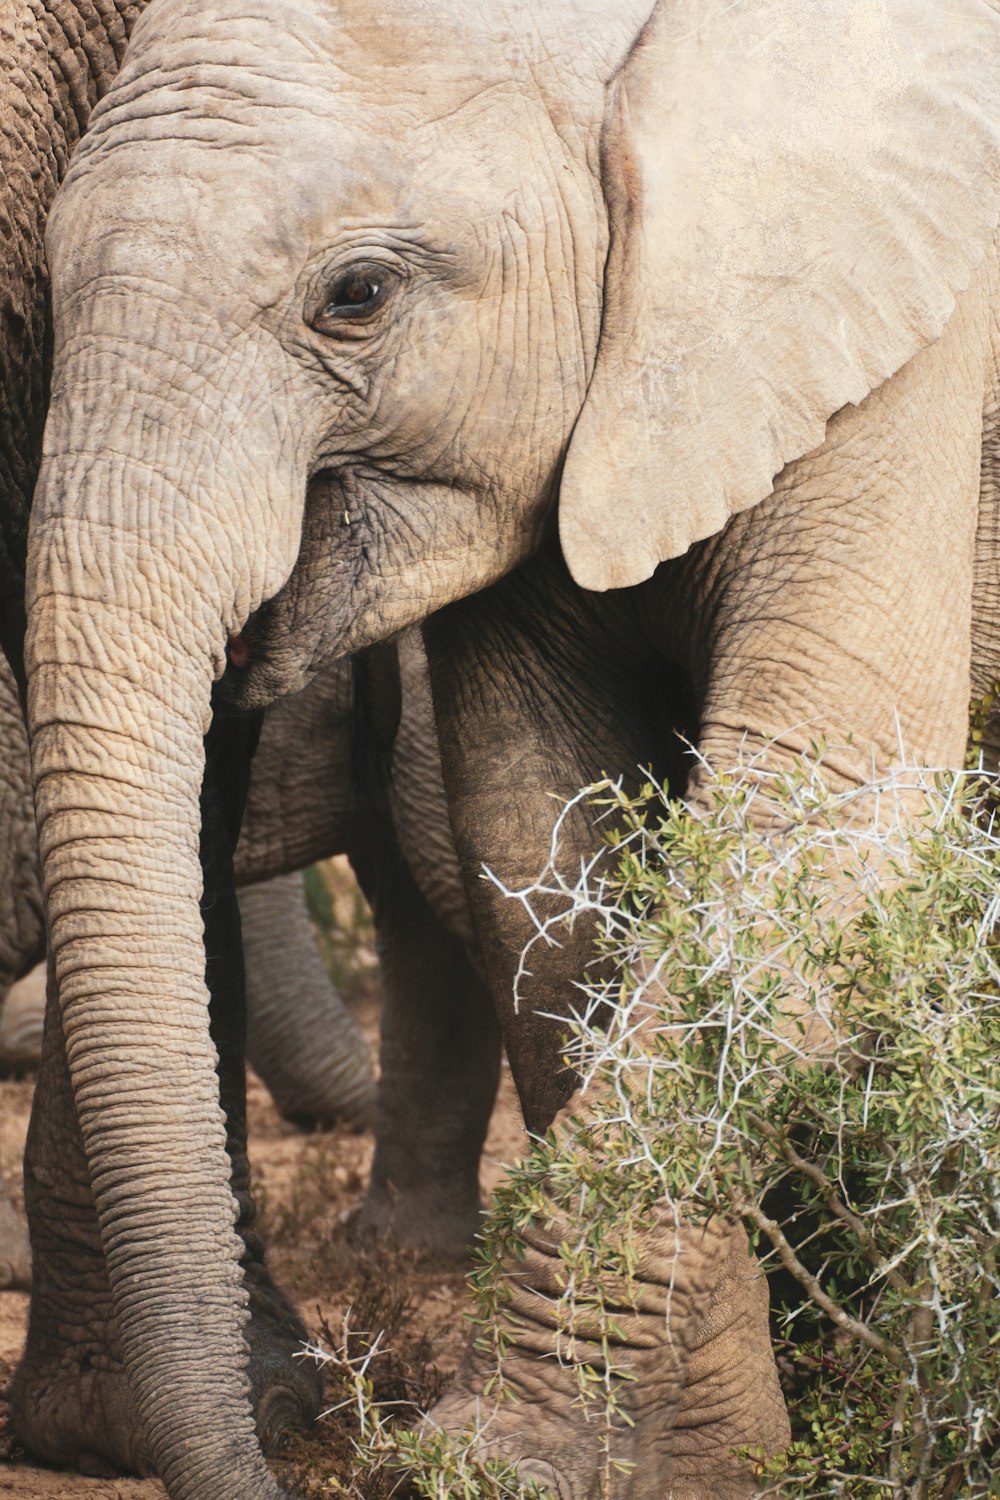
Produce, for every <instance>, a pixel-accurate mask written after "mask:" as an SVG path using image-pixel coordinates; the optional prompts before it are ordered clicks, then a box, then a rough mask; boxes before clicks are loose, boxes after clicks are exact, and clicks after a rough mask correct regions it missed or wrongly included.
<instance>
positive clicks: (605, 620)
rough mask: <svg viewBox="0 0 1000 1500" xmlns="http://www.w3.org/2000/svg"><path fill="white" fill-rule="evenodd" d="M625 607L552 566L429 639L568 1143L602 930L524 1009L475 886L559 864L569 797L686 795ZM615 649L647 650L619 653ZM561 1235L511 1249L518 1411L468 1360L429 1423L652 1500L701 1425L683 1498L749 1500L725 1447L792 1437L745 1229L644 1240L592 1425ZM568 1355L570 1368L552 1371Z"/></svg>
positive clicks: (667, 700)
mask: <svg viewBox="0 0 1000 1500" xmlns="http://www.w3.org/2000/svg"><path fill="white" fill-rule="evenodd" d="M543 604H544V609H543V608H541V607H540V606H542V605H543ZM632 608H637V605H636V604H634V603H633V602H631V601H630V600H629V599H627V598H619V599H614V598H611V599H609V600H601V599H599V598H596V597H590V598H588V597H586V596H582V595H580V594H578V593H576V592H575V591H573V590H572V588H571V587H569V586H568V584H567V581H566V578H565V573H564V570H563V567H562V564H561V563H560V561H559V560H558V558H557V557H554V556H552V555H549V556H548V557H547V558H545V557H542V558H539V559H538V560H537V561H536V562H535V563H533V564H532V565H531V566H529V567H528V568H525V569H523V570H522V571H521V572H520V573H519V574H516V575H512V576H511V577H510V578H509V579H507V580H504V581H503V582H502V583H501V584H499V585H497V586H495V587H494V588H493V589H491V590H489V591H486V592H484V593H483V594H481V595H477V596H474V597H472V598H470V599H468V600H465V601H463V602H462V603H461V604H459V605H455V606H452V607H450V608H449V609H447V610H445V611H443V612H441V614H439V615H437V616H435V617H434V619H433V620H431V621H429V622H428V624H427V625H426V626H425V635H426V638H427V642H428V658H429V661H430V663H431V679H432V687H433V692H434V704H435V712H436V715H437V722H438V727H439V732H440V740H441V746H442V760H443V764H444V772H445V785H446V787H447V789H448V796H449V811H450V814H451V821H452V826H453V828H454V831H455V837H456V844H457V847H458V851H459V856H460V858H461V860H462V863H463V866H464V869H465V872H466V879H467V881H468V884H469V888H470V893H471V898H472V901H473V905H474V911H475V920H476V927H477V931H478V934H479V938H480V942H481V945H482V951H483V955H484V960H485V963H486V965H487V968H488V972H489V975H490V981H491V988H492V993H493V996H494V1001H495V1003H496V1006H497V1009H498V1012H499V1015H500V1019H501V1023H502V1027H503V1035H504V1040H505V1042H506V1044H507V1050H508V1055H509V1057H510V1059H511V1066H512V1069H513V1072H514V1078H515V1082H516V1083H517V1087H518V1091H519V1094H520V1097H521V1101H522V1107H523V1109H524V1113H525V1120H526V1123H527V1125H528V1128H529V1129H530V1130H532V1131H533V1132H544V1131H545V1130H546V1129H548V1128H549V1127H550V1126H553V1127H554V1128H555V1129H556V1131H557V1132H558V1130H559V1128H560V1118H561V1114H560V1112H561V1110H562V1109H563V1108H565V1107H566V1106H567V1105H570V1104H571V1107H572V1110H573V1113H574V1114H582V1113H585V1111H586V1109H587V1107H588V1100H587V1098H586V1097H585V1096H584V1097H581V1096H579V1095H577V1096H576V1098H573V1095H574V1090H575V1088H576V1082H577V1081H576V1079H575V1077H574V1076H573V1075H572V1073H570V1072H568V1071H567V1069H566V1068H565V1066H564V1064H563V1063H562V1053H563V1036H564V1034H563V1032H562V1030H561V1028H560V1027H559V1025H558V1023H557V1020H554V1019H553V1017H558V1016H559V1015H560V1014H561V1015H568V1014H570V1012H571V1010H572V1008H573V1006H574V1004H575V1003H576V1002H577V1001H578V991H577V989H576V987H575V986H576V981H578V979H579V978H580V976H581V974H582V973H583V972H584V971H585V969H586V967H587V965H588V964H592V963H593V961H594V947H593V939H594V933H593V931H592V929H590V928H588V925H587V924H586V923H585V922H584V921H582V920H577V922H576V923H575V924H574V926H573V928H572V930H569V929H568V928H567V927H566V926H565V925H563V926H561V927H560V928H559V930H558V945H556V944H552V945H547V944H545V943H538V944H537V945H536V946H535V947H534V949H533V951H532V953H531V955H530V958H529V960H528V961H527V963H526V969H527V971H528V973H527V974H526V975H524V976H523V978H522V982H521V983H520V985H519V991H518V994H517V996H516V997H515V995H514V993H513V984H512V981H513V976H514V975H515V973H517V972H518V965H519V960H520V956H521V953H522V951H523V949H524V947H525V945H526V944H527V942H528V941H529V940H530V939H531V937H532V936H533V935H534V933H535V927H534V923H533V921H532V919H531V918H530V916H529V915H528V914H527V912H526V911H525V909H524V907H523V905H522V904H521V903H520V902H519V901H514V900H510V899H507V898H505V897H504V896H503V895H502V894H501V893H500V892H499V891H498V890H497V888H496V887H495V886H494V885H493V884H492V883H490V882H486V881H483V880H481V879H479V878H477V877H478V874H479V871H480V870H481V868H482V866H483V864H485V865H487V866H488V867H489V868H490V869H491V870H493V871H494V872H495V873H496V875H497V876H499V877H500V878H501V879H502V881H503V882H504V884H505V885H506V886H507V887H508V889H511V890H518V889H520V888H523V887H525V886H527V885H530V884H533V883H534V882H535V881H536V880H537V879H538V878H539V876H540V875H541V874H542V872H543V871H544V870H545V867H546V865H547V863H548V861H549V858H550V847H551V837H552V825H553V821H554V817H555V813H556V811H557V808H556V807H555V806H554V804H553V793H555V794H556V796H564V797H566V798H569V797H572V796H573V794H574V793H576V792H577V791H578V790H579V788H580V787H582V786H586V785H587V784H589V783H592V782H594V781H597V780H599V779H601V777H602V776H603V775H605V774H608V775H611V776H616V775H621V776H623V777H624V778H625V779H626V781H627V780H628V779H629V778H636V777H637V776H638V774H639V773H638V771H637V767H639V766H646V765H650V764H652V765H653V767H654V770H656V771H657V773H658V774H659V775H660V776H661V777H664V778H666V779H668V780H670V781H671V784H672V785H674V786H677V785H682V776H683V767H682V765H681V764H680V763H679V762H678V761H676V760H674V758H673V756H672V754H671V751H670V745H671V733H670V730H671V726H674V727H676V728H680V729H683V730H686V732H687V733H688V734H690V733H691V730H692V725H691V720H690V714H691V707H690V699H689V694H688V690H687V687H686V684H685V683H684V681H683V680H681V679H680V677H679V676H678V674H677V673H676V671H672V670H671V671H668V670H667V669H666V668H665V667H664V666H663V664H662V662H661V663H660V664H659V665H657V663H656V660H655V658H652V659H651V658H649V657H648V656H646V654H645V653H644V651H643V649H642V638H641V635H640V634H639V622H636V621H631V622H630V620H629V618H628V613H627V612H628V611H629V610H630V609H632ZM553 620H557V621H558V623H559V629H558V630H556V629H555V628H554V627H553V626H552V625H551V624H550V623H549V622H551V621H553ZM536 622H537V624H536ZM536 630H537V631H538V634H537V635H536V633H535V632H536ZM616 641H634V642H637V643H638V645H637V646H635V647H633V649H632V650H631V652H629V653H623V652H621V650H620V648H618V647H616V645H615V642H616ZM654 674H656V675H654ZM595 818H596V811H595V810H592V809H589V808H588V806H587V805H586V804H577V806H576V807H575V809H574V811H573V812H572V814H571V815H569V816H567V817H566V818H565V820H564V823H563V827H562V838H561V851H560V856H559V869H560V870H561V872H562V874H563V875H564V877H566V878H567V879H569V880H570V881H571V882H572V881H575V878H576V875H577V873H578V871H579V869H580V861H581V858H583V859H588V860H589V859H590V858H591V857H592V856H593V855H594V852H595V850H597V849H599V848H600V846H601V842H602V839H601V831H600V828H599V827H598V826H597V825H596V823H595V821H594V820H595ZM563 904H564V903H563ZM559 905H560V903H559V900H558V899H557V898H556V897H553V898H552V899H551V901H548V902H546V901H545V900H542V899H538V900H537V901H536V903H535V906H536V911H537V912H538V914H539V915H540V916H542V917H547V916H550V915H555V913H556V911H557V910H558V909H559ZM563 1228H564V1229H565V1232H566V1233H567V1234H572V1232H573V1229H574V1226H573V1225H572V1224H567V1225H565V1226H558V1225H557V1226H555V1227H554V1229H553V1230H552V1231H551V1232H550V1233H549V1234H547V1235H545V1236H543V1235H542V1234H541V1233H537V1234H533V1235H532V1239H531V1242H530V1243H529V1245H528V1247H527V1251H526V1254H525V1257H524V1258H523V1259H521V1258H519V1257H518V1256H515V1255H511V1257H510V1258H509V1260H508V1263H507V1265H506V1268H505V1279H506V1282H507V1289H508V1291H509V1293H510V1307H511V1310H512V1312H513V1314H514V1318H513V1319H512V1320H511V1323H510V1324H509V1326H508V1328H507V1333H508V1336H509V1340H510V1343H509V1348H508V1354H507V1356H506V1358H505V1361H504V1380H505V1384H506V1385H507V1386H508V1388H509V1389H511V1390H512V1391H513V1392H514V1393H515V1394H517V1395H519V1396H520V1397H521V1399H520V1400H519V1401H513V1402H503V1403H502V1404H500V1405H499V1406H497V1407H496V1409H495V1410H494V1404H495V1403H494V1402H493V1401H492V1400H491V1399H489V1398H487V1397H485V1395H484V1392H485V1390H486V1388H487V1383H488V1381H489V1379H490V1377H491V1375H493V1374H494V1373H495V1371H494V1369H493V1368H492V1367H491V1364H490V1361H489V1358H488V1357H487V1356H486V1355H484V1354H483V1353H482V1352H481V1351H477V1350H474V1349H473V1350H471V1351H470V1353H469V1354H468V1356H467V1358H466V1360H465V1361H464V1364H463V1367H462V1369H461V1371H460V1372H459V1376H458V1378H457V1380H456V1383H455V1386H454V1387H453V1389H452V1390H451V1391H450V1392H449V1394H448V1395H447V1396H446V1398H445V1400H444V1401H443V1402H442V1403H441V1405H440V1406H439V1407H438V1408H437V1409H436V1410H435V1411H434V1412H433V1413H432V1414H431V1420H432V1421H435V1422H436V1421H440V1422H441V1423H442V1424H443V1425H445V1426H446V1427H448V1428H461V1427H463V1426H466V1425H474V1424H475V1423H476V1422H477V1420H478V1418H479V1416H480V1414H481V1413H486V1414H488V1421H487V1424H486V1427H485V1431H484V1435H483V1438H482V1440H481V1444H480V1452H481V1456H483V1457H487V1456H489V1455H491V1454H496V1455H499V1456H502V1457H504V1458H506V1459H507V1460H508V1461H510V1462H513V1463H515V1464H516V1465H517V1466H518V1468H519V1471H520V1472H521V1473H522V1474H523V1476H524V1477H526V1478H529V1477H534V1478H538V1479H541V1480H542V1481H544V1482H545V1483H546V1484H547V1485H549V1486H550V1487H552V1488H553V1489H554V1491H555V1492H556V1494H558V1495H559V1496H560V1497H561V1500H594V1497H597V1496H601V1497H602V1500H623V1497H625V1496H628V1497H629V1500H637V1497H639V1496H642V1497H643V1500H646V1497H650V1500H651V1497H653V1496H655V1497H657V1500H660V1497H665V1496H668V1495H670V1494H671V1485H672V1483H673V1481H674V1479H675V1478H677V1479H678V1481H679V1480H680V1478H681V1476H680V1475H679V1474H678V1473H677V1472H676V1471H675V1456H676V1455H677V1453H678V1445H679V1444H682V1442H683V1439H682V1438H681V1436H680V1434H681V1433H682V1432H683V1431H687V1430H690V1431H692V1432H696V1433H697V1432H698V1431H699V1430H704V1429H706V1428H711V1429H712V1431H713V1433H723V1434H724V1437H725V1443H726V1446H725V1447H724V1448H723V1450H722V1451H721V1452H720V1453H719V1454H718V1455H717V1456H713V1461H712V1463H711V1465H710V1466H709V1467H707V1468H706V1469H705V1473H704V1475H701V1473H700V1472H699V1478H704V1483H703V1484H702V1488H701V1490H692V1491H690V1492H688V1493H686V1494H685V1500H694V1496H695V1495H696V1494H697V1495H698V1496H699V1497H703V1496H707V1495H708V1494H711V1495H712V1496H713V1500H716V1497H718V1500H723V1497H724V1500H748V1497H749V1496H751V1495H752V1494H753V1493H754V1478H753V1474H752V1472H751V1471H750V1469H749V1467H748V1466H747V1465H744V1464H741V1463H739V1462H738V1461H736V1460H734V1459H731V1458H730V1457H729V1452H730V1448H735V1447H739V1446H741V1445H746V1446H757V1445H759V1446H761V1447H764V1448H766V1449H771V1450H775V1449H777V1448H779V1447H780V1446H781V1445H782V1444H783V1443H784V1442H785V1441H786V1439H787V1433H788V1426H787V1420H786V1417H785V1413H784V1407H783V1402H782V1398H781V1394H780V1389H779V1386H778V1380H777V1371H776V1367H775V1363H774V1357H773V1352H772V1350H771V1344H770V1330H769V1326H768V1310H767V1294H766V1284H765V1283H764V1282H763V1281H762V1280H761V1279H760V1277H759V1273H758V1272H757V1271H756V1268H755V1267H754V1265H753V1262H752V1261H751V1260H750V1257H749V1255H748V1252H747V1246H746V1240H745V1236H744V1235H743V1232H742V1230H741V1229H739V1228H738V1227H736V1226H731V1225H730V1226H727V1225H725V1224H724V1223H720V1224H717V1225H716V1226H714V1227H713V1228H712V1229H711V1230H706V1229H704V1228H701V1227H699V1226H696V1225H690V1226H688V1225H684V1224H678V1223H677V1222H675V1220H674V1218H673V1217H672V1216H668V1217H666V1218H665V1219H664V1220H663V1221H662V1222H660V1223H656V1224H652V1225H651V1226H650V1227H649V1228H648V1230H647V1231H645V1232H644V1233H643V1235H642V1242H641V1245H640V1247H639V1250H640V1260H639V1264H640V1266H641V1271H640V1273H639V1276H638V1278H637V1287H636V1303H635V1307H634V1310H630V1311H629V1312H628V1313H624V1312H623V1313H622V1315H621V1317H620V1318H618V1319H616V1323H617V1332H616V1333H615V1334H614V1336H613V1337H612V1338H611V1339H610V1344H611V1346H612V1350H613V1357H612V1364H613V1367H614V1369H615V1370H616V1371H618V1372H620V1373H621V1376H622V1377H623V1378H621V1379H616V1380H614V1386H615V1389H616V1393H617V1395H618V1397H619V1399H620V1401H621V1409H622V1411H623V1413H624V1415H625V1420H618V1419H614V1420H612V1421H611V1423H610V1425H609V1426H607V1427H606V1426H605V1424H604V1421H603V1413H602V1412H601V1411H600V1410H596V1411H593V1412H590V1413H589V1414H588V1415H589V1416H590V1418H591V1420H587V1421H585V1420H584V1419H583V1417H582V1415H581V1406H580V1386H579V1382H578V1370H577V1365H578V1364H579V1363H580V1362H582V1363H585V1364H590V1365H592V1366H593V1367H594V1368H595V1369H597V1370H598V1371H600V1370H601V1369H602V1368H603V1366H604V1363H605V1361H606V1359H607V1350H606V1349H603V1348H602V1347H601V1345H600V1344H599V1343H596V1342H594V1341H593V1339H588V1333H587V1329H586V1328H585V1327H584V1328H582V1329H579V1330H575V1331H576V1332H577V1333H578V1337H577V1338H576V1340H575V1342H574V1344H573V1354H572V1357H569V1356H568V1355H567V1354H566V1348H567V1345H566V1342H565V1339H563V1340H562V1341H560V1330H559V1327H558V1322H557V1317H558V1314H557V1311H556V1309H555V1306H554V1303H555V1301H556V1296H555V1294H556V1292H557V1289H558V1285H559V1261H558V1258H557V1255H556V1253H555V1248H554V1244H553V1243H551V1241H555V1242H558V1240H559V1239H560V1237H561V1233H562V1230H563ZM668 1294H669V1295H668ZM560 1348H561V1349H562V1353H563V1358H562V1359H559V1358H556V1357H555V1356H556V1354H557V1351H558V1350H559V1349H560ZM605 1436H606V1437H607V1438H608V1440H609V1443H608V1446H607V1447H606V1446H605V1445H604V1443H603V1441H602V1438H603V1437H605ZM707 1441H708V1440H707V1439H706V1443H707ZM712 1441H714V1438H713V1439H712ZM716 1457H717V1460H718V1461H716ZM616 1462H620V1463H622V1464H625V1465H631V1466H633V1467H631V1468H627V1469H625V1468H619V1467H616V1466H615V1464H616ZM678 1493H680V1492H678Z"/></svg>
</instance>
